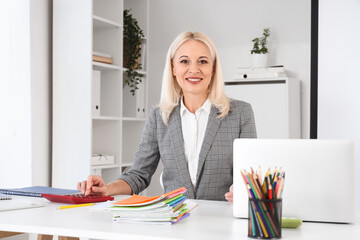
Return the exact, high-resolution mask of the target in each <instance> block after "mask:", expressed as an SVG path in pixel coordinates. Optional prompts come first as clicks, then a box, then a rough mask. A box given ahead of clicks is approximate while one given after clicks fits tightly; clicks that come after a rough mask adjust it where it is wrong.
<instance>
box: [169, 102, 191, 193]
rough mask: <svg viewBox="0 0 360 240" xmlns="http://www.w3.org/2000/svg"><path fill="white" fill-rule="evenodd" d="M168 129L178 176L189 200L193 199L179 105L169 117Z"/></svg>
mask: <svg viewBox="0 0 360 240" xmlns="http://www.w3.org/2000/svg"><path fill="white" fill-rule="evenodd" d="M169 128H170V133H171V134H170V135H171V143H172V147H173V150H174V154H175V158H176V163H177V167H178V170H179V173H180V176H181V177H182V179H183V182H184V184H185V186H184V187H185V188H186V189H187V192H188V195H189V198H195V194H194V186H193V184H192V183H191V178H190V173H189V169H188V166H187V163H186V159H185V152H184V139H183V135H182V127H181V118H180V107H179V105H178V106H177V107H176V108H175V109H174V110H173V112H172V114H171V116H170V119H169Z"/></svg>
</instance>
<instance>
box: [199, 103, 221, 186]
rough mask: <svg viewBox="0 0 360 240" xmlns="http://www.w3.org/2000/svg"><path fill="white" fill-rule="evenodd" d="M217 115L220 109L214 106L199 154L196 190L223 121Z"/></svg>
mask: <svg viewBox="0 0 360 240" xmlns="http://www.w3.org/2000/svg"><path fill="white" fill-rule="evenodd" d="M217 116H218V109H217V108H216V107H215V106H212V107H211V111H210V114H209V120H208V124H207V126H206V131H205V136H204V140H203V143H202V146H201V150H200V154H199V165H198V169H197V173H196V187H195V192H196V190H197V187H198V185H199V179H200V177H201V174H202V171H203V167H204V163H205V159H206V156H207V155H208V153H209V150H210V148H211V146H212V143H213V141H214V139H215V136H216V133H217V131H218V129H219V126H220V123H221V119H220V118H218V117H217Z"/></svg>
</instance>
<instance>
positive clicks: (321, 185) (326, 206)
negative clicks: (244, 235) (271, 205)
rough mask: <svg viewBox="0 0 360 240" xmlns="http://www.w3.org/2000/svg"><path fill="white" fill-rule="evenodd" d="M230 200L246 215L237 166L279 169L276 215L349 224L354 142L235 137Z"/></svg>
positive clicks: (237, 211)
mask: <svg viewBox="0 0 360 240" xmlns="http://www.w3.org/2000/svg"><path fill="white" fill-rule="evenodd" d="M233 151H234V205H233V213H234V216H235V217H238V218H248V194H247V190H246V188H245V184H244V182H243V179H242V177H241V173H240V170H244V169H245V170H246V171H250V167H252V168H253V169H254V170H258V169H259V166H261V169H262V173H263V176H264V174H265V173H266V171H267V170H268V168H269V167H270V168H271V171H273V170H274V168H275V167H277V169H279V168H280V167H281V168H282V170H283V171H285V184H284V189H283V193H282V204H283V208H282V216H283V217H295V218H299V219H301V220H303V221H315V222H338V223H352V222H354V218H355V213H354V212H355V207H354V204H355V202H354V198H355V196H354V168H353V166H354V145H353V142H352V141H347V140H315V139H235V141H234V150H233Z"/></svg>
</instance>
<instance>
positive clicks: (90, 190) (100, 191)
mask: <svg viewBox="0 0 360 240" xmlns="http://www.w3.org/2000/svg"><path fill="white" fill-rule="evenodd" d="M77 189H78V190H79V191H80V192H81V193H82V194H84V195H85V196H87V195H90V194H96V195H107V193H108V186H107V185H106V183H105V182H104V180H103V179H102V178H101V177H100V176H98V175H90V176H89V177H88V179H87V181H82V182H78V184H77Z"/></svg>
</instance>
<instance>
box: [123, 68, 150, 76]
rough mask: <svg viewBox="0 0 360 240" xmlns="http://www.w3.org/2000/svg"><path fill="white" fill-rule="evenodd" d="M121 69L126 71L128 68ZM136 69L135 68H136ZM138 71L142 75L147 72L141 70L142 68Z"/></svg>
mask: <svg viewBox="0 0 360 240" xmlns="http://www.w3.org/2000/svg"><path fill="white" fill-rule="evenodd" d="M122 70H123V72H126V71H127V70H128V69H127V68H123V69H122ZM136 71H137V70H136ZM137 72H138V73H141V74H144V75H146V74H147V72H145V71H143V70H140V71H137Z"/></svg>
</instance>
